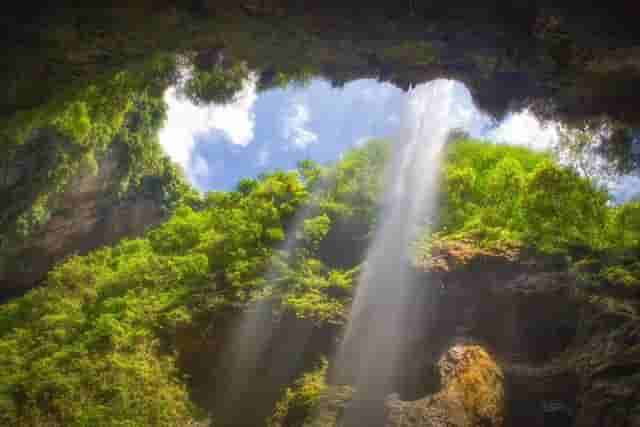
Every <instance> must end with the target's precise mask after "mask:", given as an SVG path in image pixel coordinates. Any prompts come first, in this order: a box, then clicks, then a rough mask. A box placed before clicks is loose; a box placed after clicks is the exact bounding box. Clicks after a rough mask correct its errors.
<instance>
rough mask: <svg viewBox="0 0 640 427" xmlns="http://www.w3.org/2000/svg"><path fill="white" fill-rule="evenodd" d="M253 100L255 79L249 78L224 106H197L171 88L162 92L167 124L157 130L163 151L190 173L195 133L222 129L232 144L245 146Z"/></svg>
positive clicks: (252, 125)
mask: <svg viewBox="0 0 640 427" xmlns="http://www.w3.org/2000/svg"><path fill="white" fill-rule="evenodd" d="M256 99H257V94H256V79H255V77H253V76H252V77H251V78H249V79H248V80H247V82H246V83H245V86H244V88H243V89H242V91H240V93H239V94H238V96H237V98H236V100H235V101H234V102H231V103H229V104H227V105H215V104H213V105H210V106H206V107H201V106H197V105H194V104H193V103H191V102H189V101H188V100H187V99H183V98H181V97H178V96H177V94H176V90H175V88H170V89H168V90H167V92H166V93H165V101H166V103H167V106H168V110H167V123H166V125H165V127H164V128H163V129H162V130H161V131H160V134H159V138H160V143H161V144H162V146H163V147H164V149H165V151H166V152H167V154H168V155H169V156H170V157H171V159H173V161H175V162H176V163H178V164H180V165H182V167H183V168H184V169H185V170H186V171H187V173H188V174H190V172H189V170H188V167H189V163H190V161H191V157H192V153H193V150H194V147H195V144H196V139H197V137H198V136H202V135H205V134H207V133H208V132H211V131H215V130H217V131H220V132H222V133H223V134H224V135H225V137H226V139H227V141H228V142H230V143H232V144H237V145H242V146H246V145H247V144H249V143H250V142H251V141H252V140H253V133H254V128H255V115H254V113H253V111H252V109H253V104H254V103H255V101H256Z"/></svg>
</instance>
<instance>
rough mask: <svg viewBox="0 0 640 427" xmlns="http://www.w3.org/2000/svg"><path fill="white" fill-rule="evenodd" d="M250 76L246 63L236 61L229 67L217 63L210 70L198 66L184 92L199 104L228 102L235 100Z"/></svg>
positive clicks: (183, 89) (187, 82)
mask: <svg viewBox="0 0 640 427" xmlns="http://www.w3.org/2000/svg"><path fill="white" fill-rule="evenodd" d="M248 77H249V70H248V69H247V66H246V65H245V64H244V63H235V64H233V65H231V66H229V67H223V66H222V65H216V66H214V67H212V68H211V69H208V70H207V69H199V68H197V67H196V68H194V69H193V71H192V74H191V76H190V77H189V79H188V80H187V81H186V82H185V84H184V87H183V88H182V92H183V93H184V95H185V96H186V97H187V98H188V99H189V100H191V102H193V103H194V104H197V105H206V104H210V103H216V104H226V103H229V102H231V101H233V100H234V98H235V96H236V94H237V93H238V92H239V91H240V90H241V89H242V86H243V84H244V82H245V81H246V80H247V78H248Z"/></svg>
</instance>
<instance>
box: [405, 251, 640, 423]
mask: <svg viewBox="0 0 640 427" xmlns="http://www.w3.org/2000/svg"><path fill="white" fill-rule="evenodd" d="M434 254H435V256H434V259H433V260H431V261H430V262H429V263H428V266H427V269H428V270H429V271H430V272H431V273H430V274H429V275H427V276H425V279H424V280H426V281H428V282H427V283H432V284H434V286H435V288H437V289H438V290H437V292H434V293H432V295H431V296H432V298H433V299H435V301H434V302H433V303H432V304H431V307H432V309H433V310H434V313H433V316H432V319H431V321H432V322H433V324H432V325H430V330H429V332H427V333H426V335H425V338H424V342H425V343H429V344H430V345H431V346H435V347H436V348H446V346H447V345H448V344H447V340H448V338H447V337H451V336H455V335H462V336H465V337H469V338H472V339H474V340H479V341H480V342H482V343H483V345H484V346H485V347H486V348H487V349H490V350H491V353H492V354H494V355H495V357H496V360H497V361H498V365H499V366H500V367H501V369H502V372H503V373H504V402H505V413H504V417H505V425H507V426H512V425H513V426H519V427H521V426H522V427H524V426H526V427H529V426H531V427H549V426H551V427H571V426H580V427H596V426H637V425H639V424H638V422H639V418H638V414H639V413H640V403H639V402H640V400H639V399H638V397H640V316H638V303H637V301H634V300H625V299H621V298H617V297H614V296H611V295H606V294H594V293H593V292H587V291H584V290H581V289H580V286H579V284H578V282H577V278H576V277H574V276H573V275H572V274H569V273H567V272H565V271H562V270H566V268H559V267H557V266H554V264H553V262H550V260H545V259H543V258H539V257H538V258H535V257H532V258H527V257H526V256H525V255H524V254H518V251H517V250H515V249H513V250H505V251H484V250H480V249H476V248H474V247H473V245H467V244H465V243H464V242H457V243H454V244H452V245H448V246H447V247H441V248H436V250H435V251H434ZM414 357H415V354H414ZM423 357H424V360H425V361H426V362H425V366H428V365H429V362H428V360H429V357H430V356H429V355H428V354H425V355H424V356H423ZM431 363H432V364H433V363H435V362H431ZM426 425H429V424H426Z"/></svg>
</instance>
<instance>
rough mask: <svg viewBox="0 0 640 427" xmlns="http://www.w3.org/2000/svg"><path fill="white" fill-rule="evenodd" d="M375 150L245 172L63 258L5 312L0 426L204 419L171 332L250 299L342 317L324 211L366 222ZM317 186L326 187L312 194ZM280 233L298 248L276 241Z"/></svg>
mask: <svg viewBox="0 0 640 427" xmlns="http://www.w3.org/2000/svg"><path fill="white" fill-rule="evenodd" d="M382 147H383V144H382V143H379V142H378V143H372V144H371V145H370V146H367V147H365V148H363V149H361V150H358V151H356V152H354V153H352V154H350V155H349V156H347V157H346V159H345V162H344V163H342V164H340V165H339V166H338V167H337V168H335V169H330V168H321V167H319V166H316V165H312V164H306V165H305V167H304V168H303V170H302V172H301V173H298V172H289V173H284V172H277V173H274V174H272V175H268V176H265V177H262V178H261V179H259V180H243V181H242V182H241V183H240V184H239V186H238V189H237V191H233V192H213V193H209V194H208V195H207V197H206V198H205V200H204V201H203V202H202V207H201V208H200V209H198V210H194V209H193V208H192V207H190V206H188V205H187V204H184V203H183V204H181V205H180V206H179V207H178V208H177V209H176V211H175V213H174V215H173V217H172V218H171V219H170V220H169V221H168V222H167V223H165V224H164V225H162V226H160V227H157V228H156V229H154V230H152V231H150V232H149V233H147V235H146V236H145V237H144V238H140V239H135V240H125V241H123V242H121V243H120V244H118V245H116V246H115V247H113V248H111V247H106V248H103V249H100V250H97V251H94V252H92V253H91V254H89V255H87V256H83V257H72V258H70V259H69V260H67V261H66V262H64V263H63V264H60V265H58V266H57V267H56V268H55V269H54V270H53V271H52V272H51V273H50V274H49V277H48V279H47V286H46V287H44V288H39V289H36V290H33V291H31V292H30V293H28V294H27V295H26V296H24V297H22V298H18V299H15V300H13V301H11V302H9V303H7V304H5V305H3V306H1V307H0V346H1V348H2V352H0V365H1V366H3V368H4V369H3V370H2V373H0V384H2V386H1V388H0V421H2V423H3V424H6V425H25V426H29V425H34V426H35V425H41V424H42V423H43V422H46V423H49V425H64V426H74V425H76V426H85V425H87V426H88V425H91V426H100V425H186V424H187V422H190V421H189V420H191V419H197V418H199V417H200V416H201V414H199V413H198V411H197V410H196V408H194V407H193V406H192V405H191V404H190V402H189V399H188V395H187V393H186V390H185V386H184V382H183V378H181V377H180V374H179V373H178V372H177V371H176V370H175V368H174V366H175V365H174V363H175V355H174V352H175V350H176V349H175V348H173V347H172V344H171V343H172V342H173V340H172V339H171V338H172V336H173V335H175V334H176V333H177V330H178V328H180V327H185V326H189V325H191V326H194V327H200V328H202V329H205V328H206V327H207V323H206V322H208V321H209V319H211V317H212V315H213V314H215V313H220V312H225V311H229V310H231V311H234V310H236V311H237V310H241V309H242V308H243V307H244V306H245V305H246V304H247V303H250V302H251V301H253V300H255V299H258V298H273V299H275V300H276V301H277V302H278V303H277V304H275V310H276V311H290V312H293V313H295V314H296V315H297V316H298V317H299V318H304V319H309V320H310V321H312V322H316V323H318V324H339V323H342V322H343V321H344V319H345V316H346V311H347V310H346V308H347V306H348V303H349V301H350V295H351V289H352V283H353V278H354V275H355V273H356V272H357V268H356V267H357V266H356V265H352V266H350V268H348V269H345V268H332V267H330V266H327V265H325V264H324V263H323V262H322V261H321V260H320V259H319V258H318V256H319V255H320V254H319V248H320V246H321V245H320V243H321V241H322V240H323V239H324V238H325V236H326V235H327V234H328V233H329V232H330V229H331V227H332V218H339V217H344V218H350V219H351V220H353V219H354V218H355V217H360V219H359V221H360V222H361V223H364V222H366V221H367V220H369V219H370V218H371V212H370V211H371V209H372V206H371V205H369V206H368V207H367V208H366V209H362V207H357V208H356V206H350V205H349V203H352V202H355V201H361V200H368V201H369V202H370V203H371V204H373V193H371V191H372V188H373V187H376V186H377V185H379V184H374V182H375V181H376V180H377V179H378V177H379V174H378V173H377V172H378V171H377V170H376V169H374V168H369V169H367V168H365V167H362V166H364V165H365V164H367V162H371V160H367V159H369V154H371V157H372V158H376V159H378V158H379V156H380V154H381V149H382ZM311 175H313V177H312V176H311ZM303 176H306V178H303ZM312 183H313V185H318V186H320V187H322V188H323V190H322V191H320V192H318V193H317V195H316V196H313V197H311V195H310V191H309V188H310V186H311V185H312ZM303 206H306V208H304V209H303ZM305 210H307V211H308V212H310V215H308V216H305V217H304V218H297V217H296V213H298V212H303V211H305ZM371 225H372V224H370V226H371ZM286 239H294V241H295V245H294V247H295V248H296V249H295V250H294V251H293V252H285V251H280V250H279V249H278V248H279V247H280V246H281V245H283V244H284V247H286V246H287V245H286V244H285V243H284V241H285V240H286Z"/></svg>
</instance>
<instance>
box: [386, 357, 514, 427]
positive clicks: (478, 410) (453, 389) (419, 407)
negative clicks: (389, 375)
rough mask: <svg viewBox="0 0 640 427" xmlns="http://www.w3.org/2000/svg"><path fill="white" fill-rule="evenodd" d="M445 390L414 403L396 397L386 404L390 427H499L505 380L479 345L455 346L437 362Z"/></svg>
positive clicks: (501, 416) (502, 420) (501, 423)
mask: <svg viewBox="0 0 640 427" xmlns="http://www.w3.org/2000/svg"><path fill="white" fill-rule="evenodd" d="M438 368H439V371H440V377H441V378H442V389H441V390H440V391H439V392H438V393H436V394H434V395H431V396H428V397H425V398H423V399H420V400H416V401H413V402H407V401H401V400H400V399H399V398H398V396H397V395H392V396H390V397H389V398H388V399H387V401H386V403H385V406H386V413H387V415H386V417H387V421H386V424H385V425H386V426H387V427H418V426H420V427H490V426H495V427H500V426H502V425H503V423H504V415H505V395H504V386H503V381H504V376H503V373H502V370H501V369H500V367H499V366H498V365H497V364H496V362H495V361H494V360H493V358H492V357H491V356H490V355H489V353H487V351H486V350H485V349H484V348H482V347H481V346H479V345H470V344H456V345H454V346H453V347H451V348H449V349H448V350H447V351H446V352H445V353H444V355H443V356H442V357H441V358H440V360H439V361H438Z"/></svg>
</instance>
